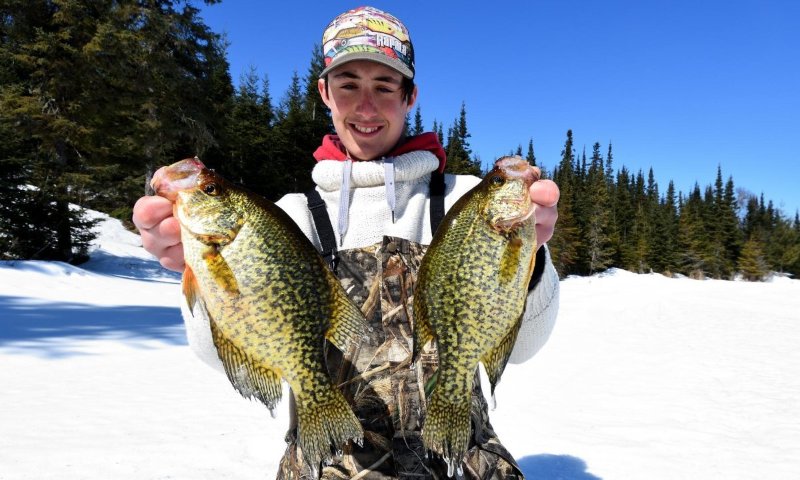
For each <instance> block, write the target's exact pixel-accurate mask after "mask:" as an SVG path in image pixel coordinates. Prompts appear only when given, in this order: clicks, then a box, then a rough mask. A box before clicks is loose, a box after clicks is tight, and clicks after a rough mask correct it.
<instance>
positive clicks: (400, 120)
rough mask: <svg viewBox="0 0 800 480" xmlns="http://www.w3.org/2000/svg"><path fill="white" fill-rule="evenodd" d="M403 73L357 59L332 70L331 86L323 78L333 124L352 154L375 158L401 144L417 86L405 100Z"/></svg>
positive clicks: (321, 88)
mask: <svg viewBox="0 0 800 480" xmlns="http://www.w3.org/2000/svg"><path fill="white" fill-rule="evenodd" d="M402 80H403V76H402V75H401V74H400V73H399V72H397V71H396V70H393V69H391V68H389V67H386V66H384V65H381V64H379V63H375V62H370V61H368V60H355V61H352V62H348V63H346V64H344V65H342V66H341V67H338V68H336V69H334V70H332V71H331V72H330V73H329V74H328V85H327V88H326V86H325V81H324V80H322V79H320V81H319V93H320V95H321V96H322V101H323V102H325V105H327V106H328V108H329V109H330V110H331V117H332V118H333V126H334V128H335V129H336V133H337V134H338V135H339V140H341V142H342V144H343V145H344V147H345V148H346V149H347V152H348V153H349V155H350V157H351V158H353V159H354V160H375V159H377V158H380V157H381V156H383V155H385V154H386V153H387V152H389V150H390V149H391V148H392V147H394V146H395V144H397V141H398V140H399V139H400V136H401V135H402V134H403V128H404V126H405V121H406V114H407V113H408V112H409V111H410V110H411V108H412V107H413V105H414V102H415V100H416V98H417V88H416V87H414V91H413V92H411V95H409V96H408V101H406V100H405V95H404V93H403V89H402V88H401V82H402Z"/></svg>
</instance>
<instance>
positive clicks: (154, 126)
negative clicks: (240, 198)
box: [0, 0, 480, 262]
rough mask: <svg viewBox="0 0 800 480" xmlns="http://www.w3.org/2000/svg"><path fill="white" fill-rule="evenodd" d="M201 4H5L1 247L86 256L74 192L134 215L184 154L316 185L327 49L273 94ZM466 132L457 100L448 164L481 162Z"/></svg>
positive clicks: (471, 166)
mask: <svg viewBox="0 0 800 480" xmlns="http://www.w3.org/2000/svg"><path fill="white" fill-rule="evenodd" d="M205 3H207V4H210V3H217V2H216V1H213V0H212V1H206V2H205ZM198 13H199V11H198V9H197V8H195V7H194V6H193V5H192V3H191V2H188V1H170V0H155V1H148V2H140V1H133V0H120V1H116V2H96V1H91V0H31V1H6V2H2V4H0V195H1V196H2V199H3V201H2V202H0V258H36V259H55V260H66V261H72V262H80V261H82V260H84V259H85V258H86V251H87V248H88V246H89V243H90V242H91V240H92V238H93V234H92V228H91V227H92V222H91V221H90V220H89V219H88V218H86V216H85V215H84V212H83V211H82V210H81V209H80V208H75V206H76V205H80V206H81V207H85V208H91V209H95V210H99V211H103V212H107V213H109V214H111V215H113V216H115V217H117V218H120V219H122V220H125V221H128V220H129V219H130V216H131V209H132V206H133V204H134V202H135V201H136V199H137V198H138V197H139V196H141V195H142V194H144V193H145V183H146V179H147V177H148V175H150V174H151V173H152V172H153V170H154V169H155V168H156V167H158V166H160V165H166V164H170V163H172V162H174V161H176V160H178V159H181V158H186V157H191V156H195V155H197V156H199V157H201V158H202V160H203V161H204V162H205V163H206V164H207V165H208V166H210V167H212V168H215V169H217V170H219V171H220V172H221V173H222V174H223V175H225V176H226V177H228V178H230V179H232V180H234V181H237V182H239V183H241V184H243V185H245V186H247V187H248V188H250V189H252V190H254V191H256V192H257V193H259V194H261V195H263V196H265V197H267V198H270V199H273V200H275V199H277V198H280V197H281V196H282V195H284V194H285V193H287V192H297V191H303V190H305V189H308V188H311V186H312V181H311V175H310V173H309V172H310V170H311V168H312V167H313V165H314V160H313V157H312V153H313V152H314V150H315V149H316V148H317V147H318V146H319V143H320V140H321V138H322V136H323V135H324V134H326V133H330V132H332V131H333V128H332V124H331V119H330V115H329V113H328V111H327V108H326V107H325V105H324V104H323V103H322V100H321V98H320V96H319V92H318V90H317V78H318V74H319V72H320V71H321V70H322V68H323V59H322V56H321V54H320V53H319V51H320V49H319V48H318V47H316V46H315V47H313V49H312V55H311V61H310V63H309V66H308V68H307V69H306V71H305V75H302V76H301V75H299V74H297V73H296V72H295V74H294V76H293V78H292V81H291V84H290V86H289V87H288V89H287V91H286V92H285V93H284V95H283V96H282V97H281V99H280V101H278V102H277V103H276V102H273V100H272V97H271V94H270V91H269V81H268V78H267V76H266V75H264V76H262V77H259V75H258V73H257V72H256V71H255V70H251V71H249V72H246V73H245V74H244V75H243V76H242V78H241V79H240V81H239V83H238V87H237V88H234V85H233V82H232V80H231V77H230V73H229V64H228V62H227V59H226V56H225V42H224V39H223V38H222V37H221V36H220V35H218V34H216V33H214V32H212V31H211V30H210V29H209V28H208V27H207V26H206V25H205V24H204V23H203V22H202V21H201V19H200V18H199V16H198ZM416 114H417V117H418V118H417V121H416V122H413V124H412V125H407V128H408V129H409V130H410V131H418V130H421V129H422V124H421V121H422V120H421V113H420V110H419V109H417V111H416ZM407 123H411V122H407ZM434 130H435V131H437V133H438V134H439V136H440V137H445V136H444V135H443V124H441V123H439V124H436V125H435V128H434ZM467 137H468V133H467V132H466V112H465V110H464V108H463V107H462V111H461V116H460V117H459V118H457V119H456V120H455V121H454V122H453V126H452V127H450V128H449V129H448V134H447V136H446V138H442V140H443V144H445V145H446V146H447V152H448V155H449V156H450V158H451V166H450V167H449V168H450V171H461V172H469V173H475V174H480V161H478V160H476V159H473V158H472V154H471V152H470V150H469V144H468V142H467ZM451 139H453V140H452V141H451Z"/></svg>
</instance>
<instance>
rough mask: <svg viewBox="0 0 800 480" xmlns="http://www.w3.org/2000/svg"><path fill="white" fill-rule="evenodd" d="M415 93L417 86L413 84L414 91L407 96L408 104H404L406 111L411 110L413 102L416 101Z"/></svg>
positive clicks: (417, 91)
mask: <svg viewBox="0 0 800 480" xmlns="http://www.w3.org/2000/svg"><path fill="white" fill-rule="evenodd" d="M417 93H419V90H418V89H417V86H416V85H414V91H412V92H411V95H409V96H408V105H407V106H406V113H409V112H411V109H412V108H414V104H416V103H417Z"/></svg>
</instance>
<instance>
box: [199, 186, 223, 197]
mask: <svg viewBox="0 0 800 480" xmlns="http://www.w3.org/2000/svg"><path fill="white" fill-rule="evenodd" d="M219 191H220V188H219V185H217V184H216V183H206V184H205V185H203V193H205V194H206V195H211V196H212V197H213V196H216V195H219Z"/></svg>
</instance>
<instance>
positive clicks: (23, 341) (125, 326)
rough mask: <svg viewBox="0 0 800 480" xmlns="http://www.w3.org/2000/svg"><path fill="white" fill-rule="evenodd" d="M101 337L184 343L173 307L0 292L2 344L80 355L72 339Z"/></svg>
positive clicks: (24, 349)
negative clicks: (106, 303)
mask: <svg viewBox="0 0 800 480" xmlns="http://www.w3.org/2000/svg"><path fill="white" fill-rule="evenodd" d="M101 339H114V340H119V341H122V342H129V343H132V344H136V343H138V342H142V341H147V340H156V341H160V342H163V343H166V344H170V345H185V344H186V334H185V331H184V326H183V319H182V318H181V313H180V309H178V308H175V307H153V306H109V307H105V306H98V305H87V304H83V303H71V302H47V303H40V302H35V303H32V302H30V300H29V299H26V298H24V297H9V296H0V348H3V347H10V348H11V349H13V351H15V352H18V353H27V354H35V355H40V356H44V357H52V358H57V357H64V356H69V355H74V354H79V353H81V352H80V349H76V348H74V346H70V342H71V341H86V340H101Z"/></svg>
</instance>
